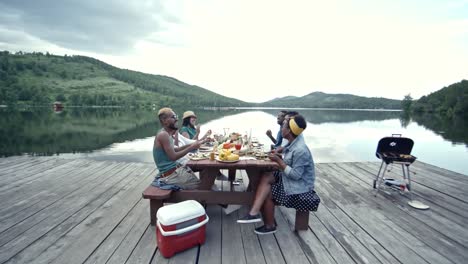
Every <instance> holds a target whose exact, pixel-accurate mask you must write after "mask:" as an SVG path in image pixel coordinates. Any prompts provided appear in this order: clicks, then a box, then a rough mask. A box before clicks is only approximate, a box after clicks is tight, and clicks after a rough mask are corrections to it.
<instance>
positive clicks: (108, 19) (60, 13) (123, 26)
mask: <svg viewBox="0 0 468 264" xmlns="http://www.w3.org/2000/svg"><path fill="white" fill-rule="evenodd" d="M0 9H1V10H2V13H1V14H0V25H2V26H3V27H4V28H8V29H9V30H10V31H18V32H23V33H24V34H27V35H29V36H33V37H35V38H38V39H41V40H43V41H46V42H50V43H52V44H55V45H57V46H61V47H63V48H66V49H72V50H81V51H90V52H95V53H105V54H119V53H120V54H122V53H125V52H127V51H129V50H131V49H132V48H133V46H134V44H135V43H136V41H138V40H139V39H144V38H146V37H150V36H153V38H154V36H155V33H157V32H160V33H163V32H164V31H165V30H166V29H167V28H168V27H169V26H170V25H172V24H177V23H179V22H180V21H179V20H178V18H177V16H176V15H174V14H172V13H171V12H170V11H169V10H167V9H166V6H165V5H164V2H163V1H150V0H148V1H123V0H119V1H110V0H99V1H95V0H81V1H73V0H62V1H48V0H35V1H26V0H4V1H2V2H0ZM10 42H13V41H10ZM160 42H163V41H162V40H160ZM172 42H174V40H172Z"/></svg>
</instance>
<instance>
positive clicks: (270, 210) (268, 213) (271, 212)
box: [262, 192, 276, 227]
mask: <svg viewBox="0 0 468 264" xmlns="http://www.w3.org/2000/svg"><path fill="white" fill-rule="evenodd" d="M262 216H263V222H264V223H265V225H266V226H268V227H273V226H275V225H276V223H275V203H274V202H273V197H272V195H271V192H270V194H269V195H268V197H267V198H266V200H265V202H264V203H263V206H262Z"/></svg>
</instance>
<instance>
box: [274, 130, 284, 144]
mask: <svg viewBox="0 0 468 264" xmlns="http://www.w3.org/2000/svg"><path fill="white" fill-rule="evenodd" d="M281 143H283V134H281V126H280V130H279V131H278V134H276V144H275V148H277V147H281Z"/></svg>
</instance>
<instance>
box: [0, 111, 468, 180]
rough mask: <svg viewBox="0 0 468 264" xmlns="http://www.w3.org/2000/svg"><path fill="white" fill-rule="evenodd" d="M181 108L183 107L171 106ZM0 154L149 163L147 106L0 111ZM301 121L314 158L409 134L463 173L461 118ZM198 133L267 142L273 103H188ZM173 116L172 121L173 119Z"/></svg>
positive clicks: (322, 116) (466, 153) (310, 116)
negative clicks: (223, 107) (265, 106)
mask: <svg viewBox="0 0 468 264" xmlns="http://www.w3.org/2000/svg"><path fill="white" fill-rule="evenodd" d="M175 110H176V112H177V113H178V114H179V115H182V113H183V111H184V110H185V109H175ZM0 111H1V112H0V155H1V156H12V155H60V156H61V157H65V158H76V157H89V158H93V159H98V160H119V161H139V162H150V163H152V162H153V158H152V153H151V149H152V145H153V140H154V135H155V133H156V131H157V130H158V129H159V128H160V127H159V124H158V123H157V122H156V118H155V114H154V112H155V111H145V110H138V111H137V110H128V109H125V110H119V109H67V110H66V111H63V112H61V113H54V112H53V111H51V110H44V109H35V110H34V111H7V110H5V109H3V110H0ZM299 112H300V113H301V114H303V115H304V116H305V117H306V119H307V121H308V127H307V129H306V130H305V132H304V133H305V134H304V136H305V139H306V142H307V144H308V145H309V147H310V149H311V150H312V153H313V156H314V159H315V161H316V162H343V161H378V159H377V158H376V157H375V149H376V147H377V143H378V141H379V139H380V138H382V137H385V136H390V135H391V134H394V133H397V134H402V135H403V136H406V137H409V138H412V139H413V140H414V141H415V145H414V148H413V151H412V154H413V155H415V156H417V157H418V159H419V160H420V161H423V162H427V163H430V164H433V165H436V166H439V167H442V168H446V169H450V170H453V171H456V172H460V173H463V174H466V175H468V162H467V161H468V148H467V145H468V135H467V133H468V129H467V128H468V127H467V125H466V123H465V122H464V121H463V120H456V121H454V122H447V121H444V120H437V119H434V118H433V117H418V118H416V120H409V119H408V118H403V117H401V113H400V112H392V111H346V110H310V109H301V110H299ZM196 113H197V115H198V120H199V122H200V123H201V124H202V133H204V132H205V131H206V130H207V129H212V130H213V131H214V132H215V133H220V134H222V133H224V129H225V128H229V132H239V133H242V134H245V133H250V131H251V133H252V136H254V137H257V138H258V139H259V140H260V141H261V142H263V143H266V144H270V140H269V139H268V137H267V136H266V135H265V131H266V130H267V129H272V131H273V133H274V134H276V132H277V131H278V129H279V126H278V125H276V113H277V110H274V109H273V110H229V111H208V110H196ZM180 123H181V120H180V121H179V124H180Z"/></svg>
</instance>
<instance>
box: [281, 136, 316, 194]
mask: <svg viewBox="0 0 468 264" xmlns="http://www.w3.org/2000/svg"><path fill="white" fill-rule="evenodd" d="M283 154H284V156H283V160H284V162H285V163H286V164H287V166H286V169H285V170H284V171H283V172H282V175H281V176H282V177H283V178H282V180H283V186H284V192H285V193H286V194H287V195H291V194H299V193H305V192H308V191H312V190H314V182H315V168H314V160H313V158H312V154H311V153H310V150H309V148H308V147H307V145H306V144H305V141H304V136H302V135H299V136H298V137H297V138H296V139H295V140H294V141H293V142H291V143H290V144H289V145H288V146H286V147H285V148H284V150H283Z"/></svg>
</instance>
